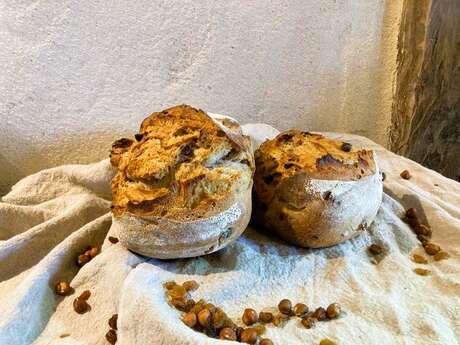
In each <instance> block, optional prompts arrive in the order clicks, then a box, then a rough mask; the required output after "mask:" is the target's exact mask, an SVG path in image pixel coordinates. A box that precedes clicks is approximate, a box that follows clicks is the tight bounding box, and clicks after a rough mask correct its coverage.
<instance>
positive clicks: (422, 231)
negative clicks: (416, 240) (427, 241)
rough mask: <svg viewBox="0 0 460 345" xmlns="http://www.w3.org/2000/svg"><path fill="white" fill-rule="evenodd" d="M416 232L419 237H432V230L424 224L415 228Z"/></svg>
mask: <svg viewBox="0 0 460 345" xmlns="http://www.w3.org/2000/svg"><path fill="white" fill-rule="evenodd" d="M414 232H415V233H416V234H417V235H423V236H427V237H431V235H432V231H431V229H430V228H429V227H428V226H426V225H423V224H419V225H417V226H416V227H414Z"/></svg>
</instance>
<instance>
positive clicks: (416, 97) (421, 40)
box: [389, 0, 460, 180]
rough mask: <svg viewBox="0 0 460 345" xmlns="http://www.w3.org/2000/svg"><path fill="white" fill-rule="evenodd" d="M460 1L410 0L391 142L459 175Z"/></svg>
mask: <svg viewBox="0 0 460 345" xmlns="http://www.w3.org/2000/svg"><path fill="white" fill-rule="evenodd" d="M459 18H460V1H448V0H423V1H419V0H406V1H405V3H404V5H403V13H402V19H401V31H400V34H399V38H398V57H397V62H398V64H397V76H396V89H395V95H394V102H393V108H392V124H391V131H390V142H389V147H390V148H391V149H392V150H393V151H395V152H396V153H399V154H402V155H405V156H407V157H409V158H411V159H413V160H415V161H417V162H419V163H421V164H423V165H425V166H427V167H429V168H431V169H434V170H437V171H439V172H440V173H442V174H444V175H445V176H448V177H451V178H454V179H456V180H459V179H460V19H459Z"/></svg>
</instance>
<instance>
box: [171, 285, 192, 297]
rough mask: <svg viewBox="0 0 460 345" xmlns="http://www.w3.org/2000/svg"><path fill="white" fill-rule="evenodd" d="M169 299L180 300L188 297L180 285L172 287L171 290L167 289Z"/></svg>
mask: <svg viewBox="0 0 460 345" xmlns="http://www.w3.org/2000/svg"><path fill="white" fill-rule="evenodd" d="M167 294H168V296H169V298H170V299H175V298H180V299H186V297H187V296H188V294H187V290H185V289H184V287H183V286H182V285H177V284H176V285H174V286H173V287H172V288H171V289H168V292H167Z"/></svg>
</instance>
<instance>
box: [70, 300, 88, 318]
mask: <svg viewBox="0 0 460 345" xmlns="http://www.w3.org/2000/svg"><path fill="white" fill-rule="evenodd" d="M89 308H90V307H89V304H88V302H86V300H84V299H81V298H78V297H77V298H75V299H74V301H73V309H74V310H75V311H76V312H77V313H78V314H84V313H86V312H87V311H88V310H89Z"/></svg>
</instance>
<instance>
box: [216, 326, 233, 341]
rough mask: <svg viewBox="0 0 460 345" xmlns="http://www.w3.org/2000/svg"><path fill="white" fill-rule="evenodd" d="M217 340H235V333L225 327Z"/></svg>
mask: <svg viewBox="0 0 460 345" xmlns="http://www.w3.org/2000/svg"><path fill="white" fill-rule="evenodd" d="M219 339H223V340H236V339H237V337H236V331H235V330H234V329H233V328H230V327H225V328H222V329H221V330H220V333H219Z"/></svg>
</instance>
